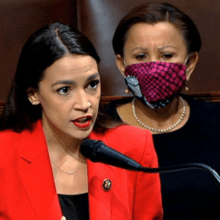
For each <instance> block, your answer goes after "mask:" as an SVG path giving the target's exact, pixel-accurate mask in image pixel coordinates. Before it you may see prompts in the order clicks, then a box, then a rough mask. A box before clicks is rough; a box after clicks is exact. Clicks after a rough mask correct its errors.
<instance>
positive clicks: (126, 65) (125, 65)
mask: <svg viewBox="0 0 220 220" xmlns="http://www.w3.org/2000/svg"><path fill="white" fill-rule="evenodd" d="M123 63H124V66H125V67H126V66H127V65H126V62H125V59H123Z"/></svg>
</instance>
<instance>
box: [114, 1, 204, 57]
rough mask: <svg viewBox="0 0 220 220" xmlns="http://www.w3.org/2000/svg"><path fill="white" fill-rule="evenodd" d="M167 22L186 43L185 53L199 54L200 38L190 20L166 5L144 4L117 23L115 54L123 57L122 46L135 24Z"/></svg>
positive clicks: (169, 5)
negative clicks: (174, 27) (177, 30)
mask: <svg viewBox="0 0 220 220" xmlns="http://www.w3.org/2000/svg"><path fill="white" fill-rule="evenodd" d="M158 22H169V23H171V24H173V25H175V26H176V27H177V28H178V29H179V30H180V32H181V33H182V36H183V38H184V40H185V42H186V46H187V52H188V53H192V52H199V51H200V48H201V37H200V34H199V31H198V29H197V27H196V25H195V24H194V22H193V21H192V19H191V18H190V17H189V16H188V15H186V14H185V13H183V12H182V11H180V10H179V9H178V8H176V7H175V6H173V5H171V4H168V3H146V4H142V5H139V6H137V7H135V8H133V9H132V10H131V11H130V12H129V13H128V14H127V15H126V16H125V17H123V18H122V19H121V21H120V22H119V24H118V26H117V28H116V30H115V33H114V37H113V48H114V52H115V54H120V55H121V56H122V57H123V56H124V52H123V51H124V44H125V41H126V37H127V33H128V31H129V29H130V28H131V27H132V26H133V25H134V24H137V23H147V24H152V25H153V24H156V23H158Z"/></svg>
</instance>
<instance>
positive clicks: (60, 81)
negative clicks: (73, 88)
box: [51, 80, 75, 87]
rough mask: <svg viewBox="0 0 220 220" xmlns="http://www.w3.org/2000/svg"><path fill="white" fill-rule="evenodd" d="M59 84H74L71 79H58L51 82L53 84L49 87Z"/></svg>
mask: <svg viewBox="0 0 220 220" xmlns="http://www.w3.org/2000/svg"><path fill="white" fill-rule="evenodd" d="M59 84H65V85H73V84H75V82H74V81H72V80H59V81H57V82H55V83H53V84H52V85H51V87H53V86H56V85H59Z"/></svg>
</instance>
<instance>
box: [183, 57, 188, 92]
mask: <svg viewBox="0 0 220 220" xmlns="http://www.w3.org/2000/svg"><path fill="white" fill-rule="evenodd" d="M188 61H189V55H188V56H187V57H186V59H185V62H184V65H185V66H186V64H187V62H188ZM185 92H189V87H188V86H187V81H186V84H185Z"/></svg>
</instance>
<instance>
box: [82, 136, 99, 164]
mask: <svg viewBox="0 0 220 220" xmlns="http://www.w3.org/2000/svg"><path fill="white" fill-rule="evenodd" d="M100 145H102V142H101V141H98V140H91V139H85V140H83V141H82V143H81V145H80V152H81V154H82V155H83V156H84V157H85V158H88V159H90V160H91V161H93V162H96V151H97V148H98V147H99V146H100Z"/></svg>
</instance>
